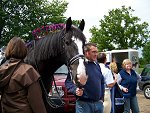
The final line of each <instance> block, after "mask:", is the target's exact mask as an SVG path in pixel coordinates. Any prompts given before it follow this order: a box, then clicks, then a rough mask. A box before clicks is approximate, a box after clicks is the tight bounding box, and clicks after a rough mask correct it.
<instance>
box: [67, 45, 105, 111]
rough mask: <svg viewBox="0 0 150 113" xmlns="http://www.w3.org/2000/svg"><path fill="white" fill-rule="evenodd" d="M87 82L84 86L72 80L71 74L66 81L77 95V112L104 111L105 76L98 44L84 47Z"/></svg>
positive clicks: (69, 88)
mask: <svg viewBox="0 0 150 113" xmlns="http://www.w3.org/2000/svg"><path fill="white" fill-rule="evenodd" d="M84 54H85V57H86V61H85V67H86V71H87V75H88V78H87V82H86V84H85V85H84V86H83V88H79V87H77V86H76V85H75V84H74V83H73V81H71V77H70V75H68V76H67V79H66V81H65V85H66V88H67V89H68V91H69V92H72V93H73V94H74V95H75V96H76V97H77V101H76V113H103V101H104V77H103V75H102V73H101V69H100V66H99V64H98V62H97V55H98V49H97V47H96V44H94V43H87V44H86V45H85V47H84Z"/></svg>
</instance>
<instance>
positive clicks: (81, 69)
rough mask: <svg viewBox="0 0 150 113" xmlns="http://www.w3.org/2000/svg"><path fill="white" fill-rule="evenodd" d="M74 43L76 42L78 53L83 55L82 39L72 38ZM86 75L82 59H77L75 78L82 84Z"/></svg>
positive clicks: (84, 82) (85, 79)
mask: <svg viewBox="0 0 150 113" xmlns="http://www.w3.org/2000/svg"><path fill="white" fill-rule="evenodd" d="M74 41H75V43H76V44H77V47H78V51H79V54H81V55H83V48H82V47H83V44H82V41H80V40H79V39H76V38H75V39H74ZM87 78H88V76H87V75H86V70H85V65H84V59H79V65H78V67H77V79H78V82H80V83H81V84H82V85H85V84H86V81H87Z"/></svg>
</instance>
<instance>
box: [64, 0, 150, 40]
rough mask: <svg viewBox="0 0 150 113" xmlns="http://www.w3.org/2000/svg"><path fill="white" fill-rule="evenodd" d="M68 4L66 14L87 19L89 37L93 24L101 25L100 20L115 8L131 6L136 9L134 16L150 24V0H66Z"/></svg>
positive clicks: (86, 31)
mask: <svg viewBox="0 0 150 113" xmlns="http://www.w3.org/2000/svg"><path fill="white" fill-rule="evenodd" d="M66 1H67V2H68V3H69V4H68V8H67V12H66V13H65V16H67V17H71V18H72V19H74V20H81V19H84V20H85V29H84V34H85V36H86V37H87V38H88V39H89V38H90V37H91V34H90V33H89V29H90V28H92V26H97V27H98V26H99V20H100V19H103V16H104V15H108V11H109V10H112V9H114V8H121V6H123V5H125V6H126V7H129V6H131V8H132V9H134V10H135V11H134V13H132V14H133V15H134V16H138V17H139V18H141V22H144V21H146V22H148V23H149V25H150V0H66Z"/></svg>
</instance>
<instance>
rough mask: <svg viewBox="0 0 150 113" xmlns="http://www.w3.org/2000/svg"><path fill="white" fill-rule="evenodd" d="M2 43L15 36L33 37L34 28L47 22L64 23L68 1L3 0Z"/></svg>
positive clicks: (0, 30) (0, 13)
mask: <svg viewBox="0 0 150 113" xmlns="http://www.w3.org/2000/svg"><path fill="white" fill-rule="evenodd" d="M0 2H1V3H0V15H1V16H0V45H5V44H6V43H7V42H8V41H9V40H10V39H11V38H12V37H13V36H21V37H23V38H24V39H26V40H28V39H32V34H31V32H32V30H34V29H35V28H38V27H40V26H42V25H45V24H47V23H62V22H64V21H65V20H66V18H65V16H64V13H65V12H66V10H67V5H68V3H67V2H66V1H64V0H51V2H49V1H48V0H1V1H0Z"/></svg>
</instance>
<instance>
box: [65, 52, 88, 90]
mask: <svg viewBox="0 0 150 113" xmlns="http://www.w3.org/2000/svg"><path fill="white" fill-rule="evenodd" d="M79 59H83V60H84V64H85V56H84V55H81V54H78V55H76V56H74V57H73V58H71V59H70V60H69V62H68V65H67V67H68V74H69V75H70V77H71V80H72V81H73V74H72V71H71V65H72V64H73V63H74V62H75V61H77V60H79ZM85 70H86V69H85ZM75 77H77V74H76V75H75ZM76 85H77V86H78V87H79V88H83V85H82V84H81V83H80V82H78V81H76Z"/></svg>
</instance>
